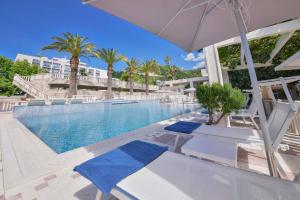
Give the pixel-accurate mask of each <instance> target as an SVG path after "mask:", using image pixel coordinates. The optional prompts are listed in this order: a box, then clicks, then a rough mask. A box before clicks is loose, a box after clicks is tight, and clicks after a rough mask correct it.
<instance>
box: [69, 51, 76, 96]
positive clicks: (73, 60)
mask: <svg viewBox="0 0 300 200" xmlns="http://www.w3.org/2000/svg"><path fill="white" fill-rule="evenodd" d="M78 64H79V58H78V57H72V58H71V60H70V66H71V76H70V85H69V92H68V98H72V96H73V95H76V94H77V73H78Z"/></svg>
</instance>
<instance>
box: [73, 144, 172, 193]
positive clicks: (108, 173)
mask: <svg viewBox="0 0 300 200" xmlns="http://www.w3.org/2000/svg"><path fill="white" fill-rule="evenodd" d="M165 151H167V147H162V146H158V145H155V144H150V143H147V142H142V141H138V140H136V141H133V142H130V143H128V144H125V145H123V146H120V147H118V148H117V149H114V150H112V151H110V152H108V153H105V154H103V155H100V156H98V157H96V158H93V159H91V160H88V161H86V162H85V163H83V164H81V165H79V166H76V167H75V169H74V171H77V172H78V173H80V174H81V175H82V176H84V177H85V178H87V179H89V180H90V181H91V182H92V183H94V184H95V185H96V186H97V187H98V188H99V189H100V190H101V191H102V192H103V194H104V195H105V196H107V195H108V194H109V193H110V191H111V189H112V188H113V187H114V186H115V185H116V184H117V183H118V182H119V181H121V180H122V179H124V178H126V177H127V176H129V175H130V174H132V173H134V172H136V171H138V170H139V169H141V168H143V167H144V166H146V165H147V164H148V163H150V162H151V161H153V160H154V159H156V158H157V157H158V156H160V155H161V154H162V153H163V152H165Z"/></svg>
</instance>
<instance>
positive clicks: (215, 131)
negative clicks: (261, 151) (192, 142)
mask: <svg viewBox="0 0 300 200" xmlns="http://www.w3.org/2000/svg"><path fill="white" fill-rule="evenodd" d="M199 134H205V135H213V136H218V137H225V138H232V139H238V140H251V141H260V140H261V137H260V134H259V131H258V130H256V129H251V128H240V127H224V126H215V125H202V126H200V127H199V128H197V129H196V130H194V131H193V133H192V135H199Z"/></svg>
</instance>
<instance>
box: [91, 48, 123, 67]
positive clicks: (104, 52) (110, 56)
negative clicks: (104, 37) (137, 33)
mask: <svg viewBox="0 0 300 200" xmlns="http://www.w3.org/2000/svg"><path fill="white" fill-rule="evenodd" d="M94 55H95V56H96V57H97V58H99V59H100V60H103V61H104V62H106V63H107V65H108V66H109V65H111V66H112V65H114V64H115V63H117V62H119V61H125V60H126V58H125V57H124V56H123V55H121V54H118V52H117V51H116V50H114V49H104V48H102V49H97V50H96V51H95V52H94Z"/></svg>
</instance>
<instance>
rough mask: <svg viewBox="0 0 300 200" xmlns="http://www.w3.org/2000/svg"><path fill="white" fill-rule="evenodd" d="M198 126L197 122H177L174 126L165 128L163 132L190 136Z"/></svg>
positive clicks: (199, 124)
mask: <svg viewBox="0 0 300 200" xmlns="http://www.w3.org/2000/svg"><path fill="white" fill-rule="evenodd" d="M200 126H201V123H197V122H186V121H179V122H177V123H175V124H172V125H170V126H167V127H165V130H168V131H174V132H179V133H187V134H190V133H192V132H193V131H194V130H195V129H196V128H198V127H200Z"/></svg>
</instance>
